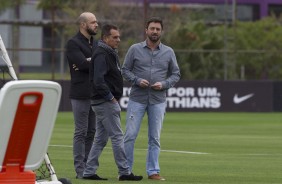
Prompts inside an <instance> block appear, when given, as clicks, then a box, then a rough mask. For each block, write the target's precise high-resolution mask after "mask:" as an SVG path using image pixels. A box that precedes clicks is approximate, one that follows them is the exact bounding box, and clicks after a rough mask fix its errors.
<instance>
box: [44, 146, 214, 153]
mask: <svg viewBox="0 0 282 184" xmlns="http://www.w3.org/2000/svg"><path fill="white" fill-rule="evenodd" d="M49 146H50V147H62V148H72V146H69V145H49ZM105 148H106V149H112V148H110V147H105ZM136 150H143V151H147V149H136ZM161 151H162V152H169V153H183V154H194V155H204V154H210V153H204V152H192V151H177V150H161Z"/></svg>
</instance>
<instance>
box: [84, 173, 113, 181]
mask: <svg viewBox="0 0 282 184" xmlns="http://www.w3.org/2000/svg"><path fill="white" fill-rule="evenodd" d="M83 179H85V180H108V179H107V178H100V177H99V176H98V175H97V174H94V175H92V176H83Z"/></svg>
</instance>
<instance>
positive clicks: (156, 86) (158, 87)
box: [151, 82, 163, 91]
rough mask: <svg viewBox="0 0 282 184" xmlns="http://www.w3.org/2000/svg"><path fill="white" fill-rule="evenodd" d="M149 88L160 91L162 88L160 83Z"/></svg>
mask: <svg viewBox="0 0 282 184" xmlns="http://www.w3.org/2000/svg"><path fill="white" fill-rule="evenodd" d="M151 88H153V89H154V90H159V91H160V90H162V88H163V86H162V83H161V82H156V83H155V84H153V85H152V86H151Z"/></svg>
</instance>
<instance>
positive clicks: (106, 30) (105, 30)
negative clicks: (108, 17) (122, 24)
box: [101, 24, 118, 40]
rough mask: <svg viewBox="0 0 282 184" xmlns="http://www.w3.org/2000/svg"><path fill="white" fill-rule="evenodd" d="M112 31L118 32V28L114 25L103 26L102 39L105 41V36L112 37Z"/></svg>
mask: <svg viewBox="0 0 282 184" xmlns="http://www.w3.org/2000/svg"><path fill="white" fill-rule="evenodd" d="M112 29H114V30H118V27H117V26H115V25H113V24H105V25H103V27H102V32H101V39H102V40H103V38H104V36H110V35H111V30H112Z"/></svg>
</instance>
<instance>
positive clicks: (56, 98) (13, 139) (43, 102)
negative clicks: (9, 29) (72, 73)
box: [0, 80, 61, 184]
mask: <svg viewBox="0 0 282 184" xmlns="http://www.w3.org/2000/svg"><path fill="white" fill-rule="evenodd" d="M60 99H61V86H60V85H59V84H58V83H56V82H52V81H44V80H18V81H10V82H7V83H6V84H5V85H4V86H3V88H1V90H0V135H1V139H0V148H1V149H0V184H2V183H24V184H28V183H30V180H31V179H30V178H32V177H33V176H31V175H32V174H30V173H33V172H32V170H35V169H37V168H39V167H40V165H41V164H42V161H43V160H44V159H45V161H46V159H47V161H48V160H49V158H48V156H47V155H46V153H47V149H48V145H49V141H50V138H51V134H52V131H53V127H54V124H55V120H56V117H57V113H58V108H59V103H60ZM46 157H47V158H46ZM49 162H50V161H49ZM51 167H52V166H51ZM25 175H26V176H25ZM21 177H22V179H21ZM51 177H52V176H51ZM52 180H54V181H48V182H47V181H46V182H37V181H35V179H34V181H33V183H38V184H39V183H40V184H44V183H48V184H61V182H60V181H58V180H57V177H56V175H54V176H53V178H52Z"/></svg>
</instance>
